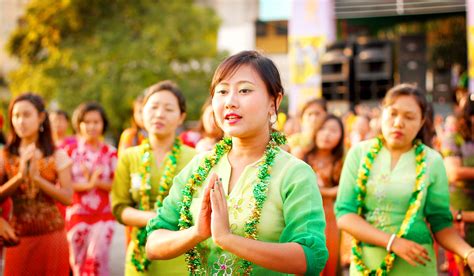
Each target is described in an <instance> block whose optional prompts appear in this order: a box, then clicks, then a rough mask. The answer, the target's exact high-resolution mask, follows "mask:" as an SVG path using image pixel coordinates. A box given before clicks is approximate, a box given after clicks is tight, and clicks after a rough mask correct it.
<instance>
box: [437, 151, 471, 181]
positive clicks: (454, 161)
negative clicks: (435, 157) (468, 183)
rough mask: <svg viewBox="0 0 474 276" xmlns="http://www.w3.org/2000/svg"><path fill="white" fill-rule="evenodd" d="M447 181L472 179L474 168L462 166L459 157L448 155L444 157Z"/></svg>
mask: <svg viewBox="0 0 474 276" xmlns="http://www.w3.org/2000/svg"><path fill="white" fill-rule="evenodd" d="M444 164H445V165H446V172H447V174H448V179H449V182H451V183H452V182H456V181H460V180H469V179H474V168H473V167H464V166H463V165H462V161H461V158H460V157H457V156H448V157H445V159H444Z"/></svg>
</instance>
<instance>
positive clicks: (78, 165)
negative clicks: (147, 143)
mask: <svg viewBox="0 0 474 276" xmlns="http://www.w3.org/2000/svg"><path fill="white" fill-rule="evenodd" d="M65 149H66V150H67V152H68V154H69V156H70V157H71V159H72V161H73V165H72V181H73V182H76V183H86V182H87V181H88V179H87V175H86V173H85V171H87V172H88V173H89V174H92V172H93V171H94V170H96V169H98V168H100V169H101V170H102V173H101V175H100V177H99V181H100V182H103V183H111V182H112V180H113V177H114V170H115V166H116V163H117V150H116V149H115V148H114V147H112V146H110V145H107V144H105V143H102V144H101V145H100V146H99V147H98V148H97V149H94V148H92V147H90V146H88V145H87V144H85V142H84V141H83V140H82V139H78V141H77V143H72V144H69V145H67V146H66V147H65ZM66 228H67V238H68V242H69V249H70V250H69V251H70V264H71V267H72V269H73V272H74V275H109V252H110V245H111V242H112V236H113V233H114V217H113V215H112V211H111V207H110V200H109V192H108V191H105V190H102V189H99V188H93V189H92V190H89V191H85V192H75V193H74V196H73V203H72V205H71V206H69V207H68V208H67V210H66Z"/></svg>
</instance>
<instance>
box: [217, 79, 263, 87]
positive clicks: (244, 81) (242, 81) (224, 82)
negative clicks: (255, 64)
mask: <svg viewBox="0 0 474 276" xmlns="http://www.w3.org/2000/svg"><path fill="white" fill-rule="evenodd" d="M244 83H248V84H251V85H255V83H253V82H251V81H247V80H241V81H238V82H237V84H244ZM219 85H229V83H228V82H226V81H222V82H219V83H218V84H217V85H216V86H219Z"/></svg>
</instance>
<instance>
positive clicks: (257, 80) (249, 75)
mask: <svg viewBox="0 0 474 276" xmlns="http://www.w3.org/2000/svg"><path fill="white" fill-rule="evenodd" d="M234 82H251V83H254V84H256V85H264V82H263V80H262V78H261V77H260V75H259V74H258V72H257V71H256V70H255V68H253V66H251V65H249V64H243V65H241V66H239V67H238V68H237V69H235V70H233V71H232V72H230V73H228V74H226V75H224V76H222V79H221V81H220V82H219V83H218V85H224V84H229V83H234Z"/></svg>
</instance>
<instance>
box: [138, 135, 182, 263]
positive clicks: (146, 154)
mask: <svg viewBox="0 0 474 276" xmlns="http://www.w3.org/2000/svg"><path fill="white" fill-rule="evenodd" d="M181 145H182V143H181V141H180V140H179V139H177V138H176V139H175V141H174V144H173V148H172V149H171V153H170V154H168V156H167V157H166V159H165V160H166V161H165V168H164V170H163V173H162V174H161V178H160V186H159V188H158V195H157V196H156V203H155V206H154V207H155V208H154V209H155V210H158V208H160V207H161V206H162V205H163V200H164V198H165V197H166V196H167V195H168V193H169V190H170V188H171V185H172V184H173V178H174V176H175V174H176V166H177V162H178V159H179V157H180V154H181ZM140 147H141V152H140V153H141V154H140V156H141V157H142V160H141V166H140V169H139V174H140V177H141V185H140V191H139V192H140V202H139V204H138V209H139V210H143V211H150V210H151V206H150V196H151V166H152V164H151V163H152V160H151V159H152V156H153V153H152V150H151V145H150V142H149V141H148V140H147V139H145V140H143V142H142V144H141V145H140ZM133 230H134V232H135V234H136V235H134V236H135V237H136V239H135V242H134V244H135V246H134V248H133V253H132V259H131V261H132V263H133V265H134V266H135V269H136V270H137V271H139V272H145V271H147V270H148V267H149V266H150V264H151V261H150V260H148V259H147V258H146V253H145V244H146V237H147V232H146V228H145V227H142V228H137V227H134V229H133ZM132 236H133V235H132Z"/></svg>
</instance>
